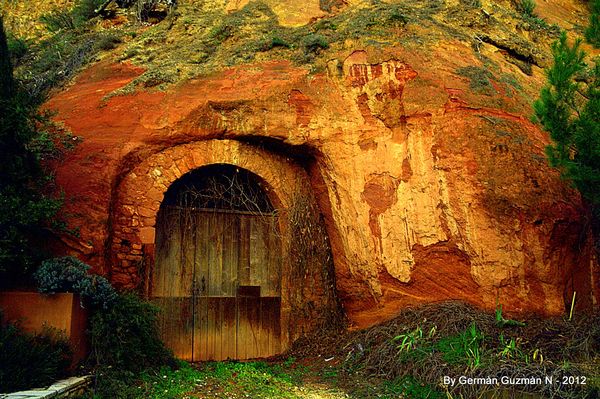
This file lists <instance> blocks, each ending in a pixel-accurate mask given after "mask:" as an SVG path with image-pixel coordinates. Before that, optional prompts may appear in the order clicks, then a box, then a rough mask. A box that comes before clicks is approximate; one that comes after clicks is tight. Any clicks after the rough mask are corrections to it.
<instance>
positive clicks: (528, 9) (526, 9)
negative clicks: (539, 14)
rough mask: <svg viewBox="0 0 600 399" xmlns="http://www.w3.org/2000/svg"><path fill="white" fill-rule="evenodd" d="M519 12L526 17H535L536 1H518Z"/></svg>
mask: <svg viewBox="0 0 600 399" xmlns="http://www.w3.org/2000/svg"><path fill="white" fill-rule="evenodd" d="M517 10H518V11H519V12H520V13H521V14H523V15H524V16H526V17H535V1H534V0H518V1H517Z"/></svg>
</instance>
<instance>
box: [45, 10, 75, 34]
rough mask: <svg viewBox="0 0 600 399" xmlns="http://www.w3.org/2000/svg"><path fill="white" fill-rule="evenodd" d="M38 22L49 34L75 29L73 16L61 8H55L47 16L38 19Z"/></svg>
mask: <svg viewBox="0 0 600 399" xmlns="http://www.w3.org/2000/svg"><path fill="white" fill-rule="evenodd" d="M40 22H42V23H43V24H44V26H45V27H46V29H47V30H48V31H49V32H52V33H56V32H58V31H60V30H63V29H64V30H68V29H75V23H74V22H73V16H72V15H71V13H70V12H69V11H66V10H65V9H62V8H55V9H54V10H52V11H51V12H50V13H48V14H44V15H42V16H41V17H40Z"/></svg>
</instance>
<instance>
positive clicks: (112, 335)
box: [90, 294, 175, 373]
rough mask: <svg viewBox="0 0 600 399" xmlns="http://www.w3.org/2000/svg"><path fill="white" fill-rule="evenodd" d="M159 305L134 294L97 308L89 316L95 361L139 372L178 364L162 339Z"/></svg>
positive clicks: (92, 358) (121, 296)
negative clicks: (110, 304)
mask: <svg viewBox="0 0 600 399" xmlns="http://www.w3.org/2000/svg"><path fill="white" fill-rule="evenodd" d="M157 314H158V308H157V307H156V306H154V305H153V304H151V303H149V302H146V301H144V300H142V299H140V298H139V297H137V296H136V295H134V294H125V295H120V296H118V298H117V300H116V302H115V303H114V304H113V305H112V306H111V307H109V308H108V309H98V310H97V311H96V312H94V314H93V315H92V317H91V320H90V340H91V345H92V354H91V357H90V361H91V362H92V364H94V365H97V366H101V367H111V368H113V369H119V370H121V371H130V372H135V373H137V372H140V371H143V370H146V369H150V368H155V367H159V366H162V365H165V364H166V365H173V366H174V365H175V363H174V359H173V355H172V353H171V352H170V351H169V350H168V349H167V348H165V346H164V344H163V343H162V341H161V340H160V337H159V335H158V328H157V324H156V323H157V318H156V316H157Z"/></svg>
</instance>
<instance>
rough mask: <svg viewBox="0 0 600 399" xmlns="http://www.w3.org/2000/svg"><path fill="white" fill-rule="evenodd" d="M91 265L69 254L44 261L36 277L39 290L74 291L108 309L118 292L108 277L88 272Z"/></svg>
mask: <svg viewBox="0 0 600 399" xmlns="http://www.w3.org/2000/svg"><path fill="white" fill-rule="evenodd" d="M89 269H90V266H88V265H86V264H85V263H83V262H81V261H80V260H79V259H77V258H74V257H71V256H68V257H64V258H53V259H48V260H45V261H44V262H42V265H41V266H40V268H39V269H38V270H37V271H36V272H35V274H34V277H35V279H36V281H37V283H38V287H39V291H40V292H41V293H44V294H54V293H57V292H74V293H78V294H80V295H81V296H82V297H83V298H85V299H87V300H89V302H90V303H91V304H92V305H93V306H95V307H102V308H103V309H108V308H109V306H111V305H112V304H113V303H115V301H116V299H117V293H116V291H115V290H114V288H113V287H112V286H111V285H110V283H109V282H108V280H107V279H105V278H104V277H102V276H98V275H95V274H88V271H89Z"/></svg>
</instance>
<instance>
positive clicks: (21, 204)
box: [0, 17, 62, 285]
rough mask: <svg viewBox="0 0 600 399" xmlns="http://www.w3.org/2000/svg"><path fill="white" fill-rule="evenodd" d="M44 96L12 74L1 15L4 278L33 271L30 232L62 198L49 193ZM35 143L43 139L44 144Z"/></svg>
mask: <svg viewBox="0 0 600 399" xmlns="http://www.w3.org/2000/svg"><path fill="white" fill-rule="evenodd" d="M40 101H41V99H40V98H39V97H37V96H35V95H32V94H31V93H26V92H25V91H24V90H23V89H22V88H21V87H20V84H19V82H17V81H15V79H14V78H13V71H12V64H11V54H10V48H9V43H8V40H7V37H6V35H5V33H4V29H3V24H2V18H1V17H0V176H2V178H1V179H0V206H1V208H2V212H1V213H0V273H1V274H4V275H2V276H0V284H2V285H6V284H7V281H14V280H19V278H25V277H26V276H28V275H29V274H30V269H31V267H32V265H33V264H35V263H36V262H37V261H39V259H37V257H38V256H39V254H40V251H36V250H35V249H33V248H32V244H31V238H32V237H36V236H40V235H41V234H43V231H44V228H45V227H47V226H48V225H50V224H51V222H52V220H53V219H54V217H55V215H56V213H57V212H58V210H59V209H60V206H61V204H62V201H61V200H60V199H58V198H52V197H50V196H48V195H47V194H46V191H47V189H48V183H49V182H51V181H52V178H51V174H50V173H49V172H48V171H47V170H46V169H45V168H44V166H43V165H42V164H41V162H40V157H41V154H42V153H43V152H44V151H46V149H47V148H43V143H42V142H40V141H39V138H40V137H41V136H42V135H43V128H45V127H47V126H48V124H49V119H48V118H47V117H44V116H41V115H40V114H39V113H38V103H39V102H40ZM35 143H38V144H42V147H39V146H36V145H35Z"/></svg>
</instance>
